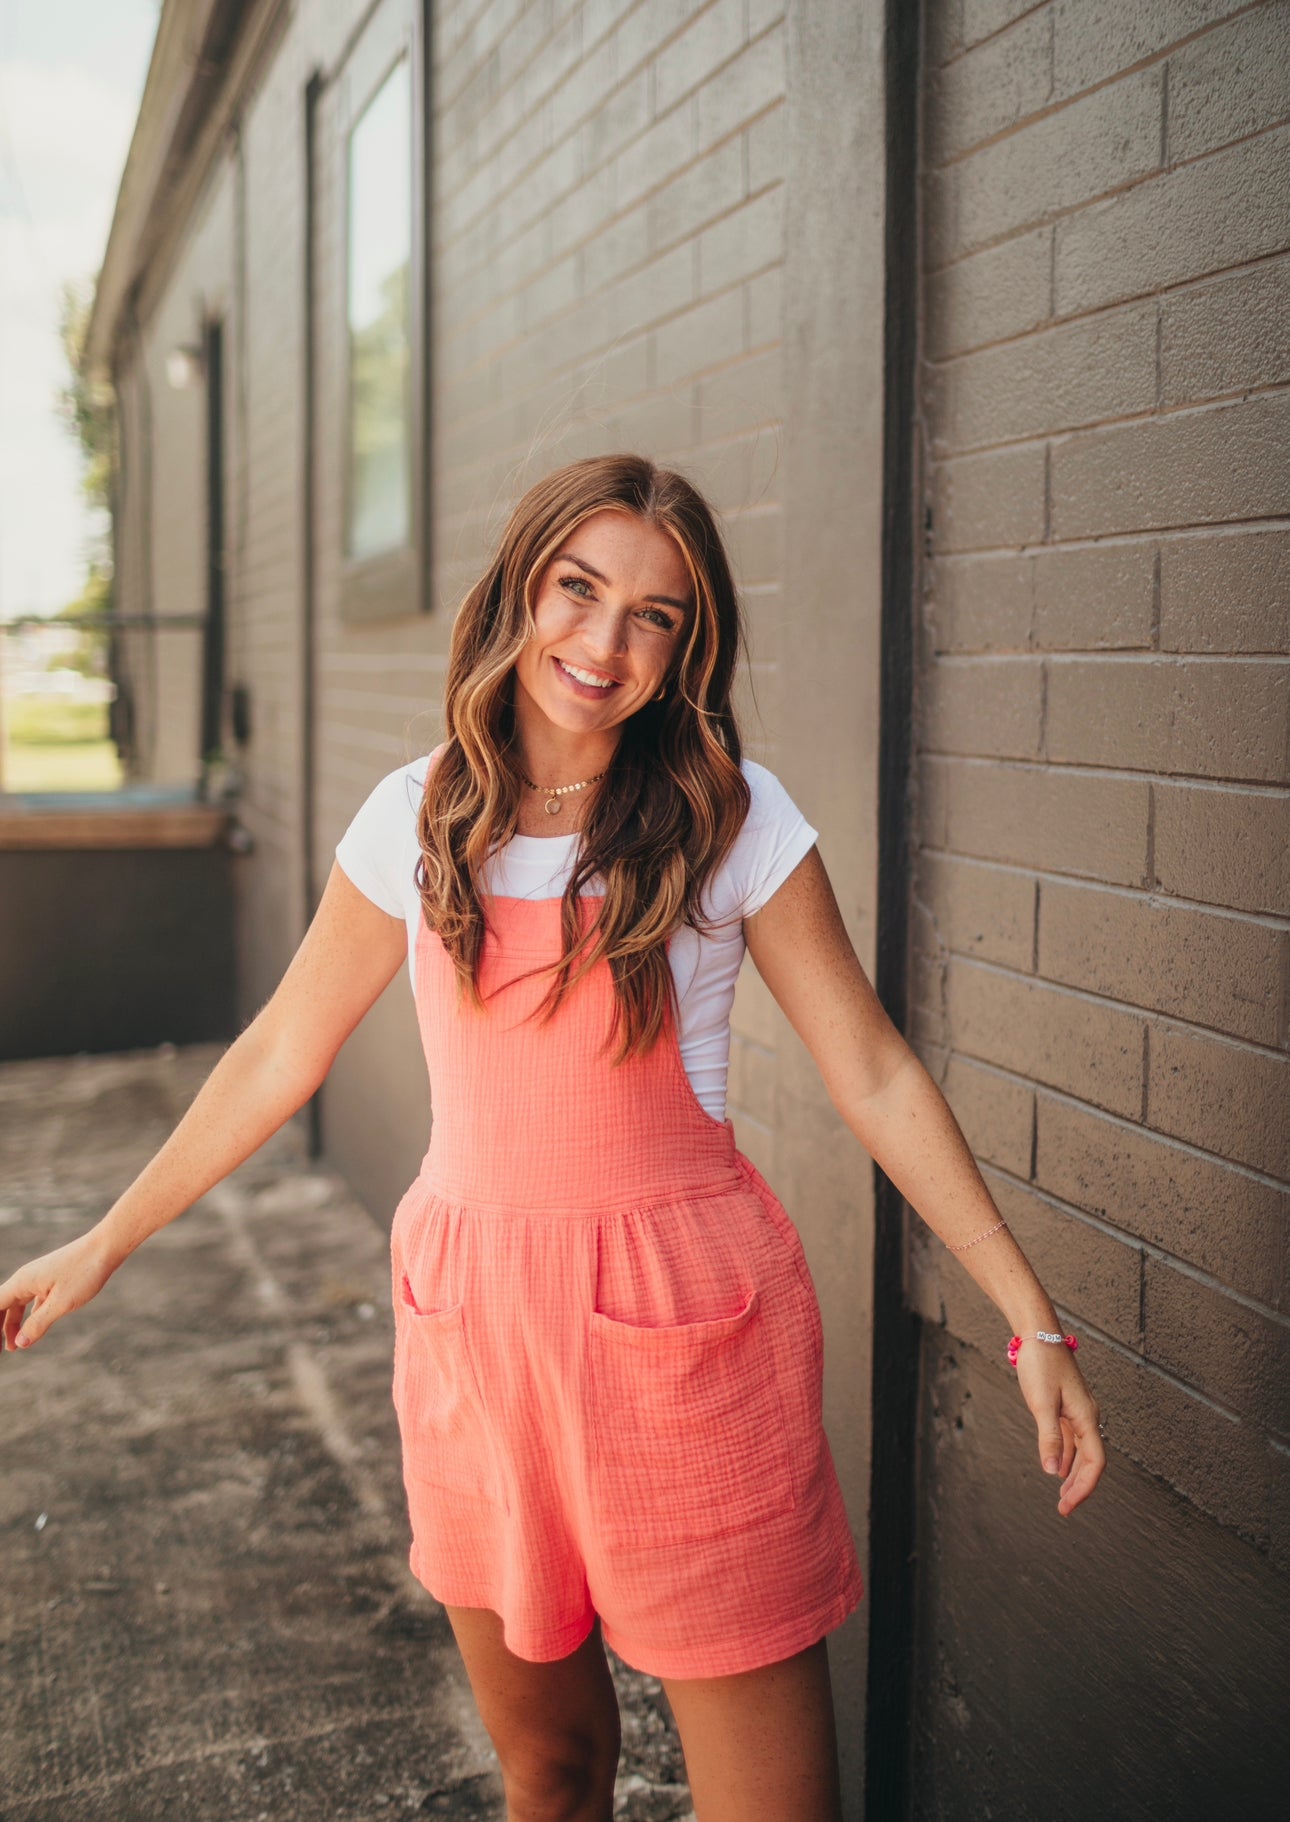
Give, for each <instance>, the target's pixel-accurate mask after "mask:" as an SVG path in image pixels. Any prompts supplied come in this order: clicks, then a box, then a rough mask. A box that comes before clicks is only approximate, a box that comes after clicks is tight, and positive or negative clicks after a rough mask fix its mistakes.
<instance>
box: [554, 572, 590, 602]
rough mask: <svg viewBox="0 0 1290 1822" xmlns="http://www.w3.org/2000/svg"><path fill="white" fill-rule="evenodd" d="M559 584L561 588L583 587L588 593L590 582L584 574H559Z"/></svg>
mask: <svg viewBox="0 0 1290 1822" xmlns="http://www.w3.org/2000/svg"><path fill="white" fill-rule="evenodd" d="M560 586H561V588H570V589H572V588H585V589H586V591H587V594H588V595H589V594H590V593H591V584H590V582H588V580H587V578H586V577H585V576H561V578H560ZM583 600H584V601H585V600H586V595H584V596H583Z"/></svg>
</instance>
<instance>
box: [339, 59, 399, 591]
mask: <svg viewBox="0 0 1290 1822" xmlns="http://www.w3.org/2000/svg"><path fill="white" fill-rule="evenodd" d="M411 87H412V85H411V77H410V70H409V64H408V59H407V58H406V57H401V58H400V59H399V61H398V62H397V63H396V64H395V66H394V68H393V69H392V70H391V71H390V73H389V75H388V76H387V77H386V78H385V81H384V82H383V83H382V84H381V86H380V88H379V89H378V90H377V92H376V94H375V95H374V96H373V97H372V99H371V101H370V102H369V103H368V104H367V107H366V108H365V109H364V111H363V114H362V116H361V117H360V119H359V120H358V122H357V124H356V125H355V127H354V129H353V131H352V132H351V134H350V139H349V183H348V208H347V214H348V221H347V224H346V227H347V236H346V238H347V244H348V249H349V287H348V290H349V296H348V320H349V500H348V507H349V510H348V513H347V524H346V540H345V547H346V548H345V554H346V555H347V556H348V557H350V558H351V559H358V560H362V559H363V558H367V557H378V556H382V555H384V554H385V553H387V552H389V551H396V550H402V549H404V548H406V547H407V546H408V545H409V544H410V543H411V542H412V466H413V464H412V433H413V424H412V385H411V381H412V312H411V302H412V300H411V282H412V93H411Z"/></svg>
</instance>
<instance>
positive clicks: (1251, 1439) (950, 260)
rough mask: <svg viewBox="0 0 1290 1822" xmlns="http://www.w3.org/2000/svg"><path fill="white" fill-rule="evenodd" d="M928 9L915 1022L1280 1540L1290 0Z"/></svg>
mask: <svg viewBox="0 0 1290 1822" xmlns="http://www.w3.org/2000/svg"><path fill="white" fill-rule="evenodd" d="M924 27H925V58H926V62H925V75H924V91H923V107H924V119H923V131H922V143H923V150H922V160H923V172H922V196H923V209H924V221H923V242H922V245H923V261H924V277H923V290H924V295H923V312H924V315H923V360H922V363H921V380H920V412H921V428H922V435H923V441H924V455H925V462H924V471H923V482H922V487H923V506H924V509H925V516H924V520H923V523H924V524H925V527H926V547H925V551H924V562H923V572H924V574H923V588H922V595H921V604H920V611H919V613H918V629H917V640H918V660H917V709H916V748H917V772H918V783H917V810H916V821H915V829H914V839H915V845H916V877H915V885H914V894H913V937H914V947H915V952H916V959H915V965H914V995H913V998H914V1004H915V1006H916V1012H915V1015H914V1035H915V1040H916V1042H917V1044H918V1047H919V1049H920V1051H921V1053H922V1054H923V1056H924V1057H925V1058H926V1060H927V1061H928V1063H929V1065H931V1066H932V1067H933V1069H934V1071H935V1072H936V1073H937V1074H938V1076H939V1077H940V1078H941V1079H942V1080H943V1082H944V1085H945V1087H946V1091H947V1093H948V1095H949V1098H950V1100H951V1102H952V1104H953V1106H954V1108H955V1110H956V1112H957V1114H958V1116H959V1118H960V1120H961V1122H962V1124H963V1126H964V1128H965V1130H966V1132H967V1135H968V1138H969V1141H970V1142H971V1144H972V1145H973V1148H974V1150H975V1151H976V1152H977V1154H978V1156H979V1158H980V1159H981V1161H982V1164H983V1167H984V1169H985V1174H986V1178H987V1181H988V1183H989V1185H990V1188H991V1191H992V1193H993V1194H994V1195H995V1197H996V1199H997V1201H998V1203H999V1206H1000V1209H1001V1211H1002V1212H1003V1214H1004V1215H1005V1216H1006V1217H1007V1218H1008V1221H1009V1223H1010V1225H1011V1227H1012V1229H1013V1231H1014V1232H1015V1234H1016V1236H1017V1238H1018V1240H1019V1241H1020V1243H1021V1245H1022V1247H1023V1249H1024V1250H1025V1251H1026V1253H1027V1254H1028V1256H1029V1257H1030V1258H1031V1260H1032V1262H1033V1263H1034V1265H1035V1267H1036V1269H1037V1271H1038V1272H1039V1274H1040V1276H1041V1278H1042V1279H1043V1280H1044V1282H1045V1284H1046V1286H1047V1287H1048V1288H1049V1290H1050V1291H1051V1293H1052V1295H1053V1297H1054V1299H1055V1301H1056V1303H1057V1305H1058V1309H1059V1311H1060V1312H1061V1314H1062V1317H1063V1320H1064V1321H1065V1322H1067V1323H1069V1324H1073V1326H1074V1327H1075V1329H1076V1330H1077V1331H1078V1333H1079V1336H1080V1340H1081V1353H1080V1361H1081V1365H1083V1367H1084V1369H1085V1373H1086V1376H1087V1378H1088V1379H1089V1381H1090V1383H1091V1384H1092V1386H1093V1388H1094V1391H1095V1394H1096V1396H1097V1397H1098V1399H1099V1402H1100V1403H1101V1405H1102V1407H1103V1412H1104V1415H1105V1417H1106V1418H1107V1421H1108V1429H1109V1431H1110V1439H1111V1442H1112V1446H1113V1455H1112V1470H1113V1472H1114V1471H1115V1470H1116V1468H1117V1462H1118V1464H1119V1471H1120V1472H1121V1473H1123V1472H1124V1471H1125V1465H1126V1462H1131V1463H1133V1464H1136V1465H1137V1466H1138V1467H1140V1468H1142V1469H1145V1470H1147V1471H1148V1473H1149V1474H1151V1475H1153V1476H1156V1477H1159V1479H1160V1480H1161V1481H1163V1482H1165V1483H1167V1484H1168V1485H1169V1487H1171V1488H1172V1489H1174V1490H1175V1491H1176V1492H1178V1493H1181V1494H1182V1495H1183V1496H1184V1497H1185V1498H1186V1499H1187V1500H1188V1501H1189V1502H1192V1503H1193V1505H1194V1506H1195V1507H1197V1508H1199V1509H1200V1510H1201V1511H1202V1512H1203V1513H1205V1514H1207V1515H1208V1516H1210V1517H1211V1518H1212V1519H1215V1520H1217V1521H1219V1522H1220V1523H1221V1524H1222V1525H1223V1526H1227V1527H1231V1528H1232V1529H1233V1530H1234V1531H1235V1532H1237V1533H1238V1534H1240V1535H1241V1536H1242V1537H1244V1538H1245V1539H1247V1540H1249V1541H1250V1542H1251V1543H1252V1544H1253V1545H1254V1546H1255V1547H1256V1550H1257V1551H1258V1552H1259V1553H1265V1552H1269V1551H1271V1553H1272V1557H1273V1560H1274V1561H1280V1562H1281V1563H1282V1565H1283V1566H1284V1564H1285V1563H1286V1561H1287V1558H1288V1557H1290V1513H1288V1508H1290V1475H1288V1473H1287V1468H1288V1466H1290V1453H1288V1450H1290V1376H1287V1374H1286V1371H1285V1358H1286V1354H1285V1348H1286V1330H1287V1317H1288V1315H1290V1308H1288V1305H1287V1282H1286V1240H1285V1235H1286V1219H1287V1179H1290V1139H1288V1137H1287V1135H1288V1134H1290V1122H1288V1121H1287V1117H1286V1110H1287V1105H1288V1104H1290V1072H1288V1071H1287V1068H1286V1055H1285V1052H1286V1047H1287V1042H1288V1032H1287V1005H1286V994H1287V982H1288V981H1290V927H1288V924H1287V913H1288V912H1290V876H1288V874H1287V864H1286V857H1287V854H1290V801H1288V799H1287V794H1286V790H1285V785H1286V781H1287V733H1288V729H1290V713H1288V708H1290V669H1288V666H1287V662H1286V656H1285V654H1286V652H1287V650H1288V649H1290V647H1288V643H1287V642H1288V638H1290V613H1288V612H1287V593H1288V591H1290V522H1288V520H1287V511H1288V509H1290V486H1288V485H1287V482H1288V479H1290V475H1288V464H1287V455H1286V451H1287V449H1288V448H1290V434H1288V433H1290V391H1288V390H1287V382H1288V381H1290V221H1288V219H1287V210H1286V197H1287V194H1290V125H1288V124H1287V122H1288V121H1290V7H1287V6H1286V5H1284V4H1263V5H1255V6H1242V7H1237V6H1233V5H1223V4H1214V3H1211V4H1206V3H1205V0H1188V3H1187V4H1163V3H1157V0H1128V3H1122V4H1117V5H1114V6H1112V5H1109V4H1101V3H1099V0H1050V3H1048V4H1043V5H1038V6H1025V5H1019V4H1016V3H1015V0H952V3H945V0H928V3H927V4H926V6H925V8H924ZM910 1271H911V1283H912V1285H913V1289H914V1295H915V1299H916V1302H917V1305H918V1307H919V1309H920V1310H921V1311H922V1313H923V1314H924V1315H925V1316H926V1317H927V1318H928V1319H929V1320H930V1321H931V1322H933V1323H935V1324H937V1325H940V1324H942V1323H943V1324H945V1325H946V1327H947V1328H948V1330H949V1331H950V1332H951V1333H952V1335H954V1336H956V1337H959V1338H962V1339H963V1340H965V1341H967V1342H969V1343H972V1344H974V1345H975V1346H976V1347H979V1348H980V1349H982V1350H983V1351H984V1354H985V1356H986V1357H987V1359H988V1361H989V1362H990V1363H991V1370H992V1371H996V1370H997V1369H998V1363H999V1362H1000V1361H1001V1360H1002V1344H1003V1341H1004V1340H1005V1339H1006V1337H1005V1335H1004V1330H1003V1325H1002V1322H1001V1318H1000V1316H999V1314H998V1312H997V1311H996V1310H995V1309H994V1307H993V1305H992V1304H990V1303H989V1302H988V1300H987V1299H985V1298H984V1296H983V1295H982V1294H981V1293H980V1292H979V1291H978V1290H977V1289H976V1287H975V1285H974V1284H972V1283H971V1281H970V1280H969V1279H968V1278H967V1276H966V1274H965V1273H963V1272H961V1271H960V1270H959V1269H958V1267H957V1264H956V1263H955V1262H952V1261H951V1260H950V1259H949V1256H948V1255H947V1254H946V1253H945V1250H944V1249H943V1248H942V1247H941V1246H940V1245H939V1243H938V1242H936V1241H935V1240H934V1239H932V1238H931V1236H930V1235H929V1234H928V1233H927V1230H926V1229H925V1228H921V1227H920V1225H919V1224H917V1223H915V1224H914V1231H913V1233H912V1235H911V1257H910ZM1001 1371H1002V1374H1003V1375H1006V1374H1007V1368H1006V1364H1005V1365H1004V1366H1003V1368H1002V1369H1001ZM938 1419H939V1420H944V1412H943V1411H941V1412H939V1413H938V1414H936V1416H934V1417H933V1420H932V1421H933V1422H935V1421H937V1420H938ZM1087 1522H1090V1523H1092V1522H1095V1521H1093V1519H1092V1518H1091V1516H1090V1518H1089V1520H1088V1521H1087ZM929 1813H932V1812H930V1811H929ZM934 1813H936V1814H942V1813H945V1814H949V1813H952V1810H951V1808H946V1809H944V1810H942V1809H939V1808H938V1809H936V1810H935V1812H934ZM963 1813H965V1814H966V1813H967V1812H966V1810H965V1811H964V1812H963ZM1124 1813H1129V1812H1128V1811H1125V1812H1124ZM1171 1813H1173V1812H1172V1811H1171ZM1187 1813H1191V1812H1190V1811H1188V1812H1187Z"/></svg>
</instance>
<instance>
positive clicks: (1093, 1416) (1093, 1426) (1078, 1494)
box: [1057, 1381, 1106, 1518]
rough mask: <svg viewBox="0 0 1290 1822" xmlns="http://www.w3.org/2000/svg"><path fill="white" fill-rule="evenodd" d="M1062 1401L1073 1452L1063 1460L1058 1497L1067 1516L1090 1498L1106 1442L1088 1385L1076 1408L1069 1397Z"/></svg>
mask: <svg viewBox="0 0 1290 1822" xmlns="http://www.w3.org/2000/svg"><path fill="white" fill-rule="evenodd" d="M1081 1387H1082V1381H1081ZM1063 1404H1064V1409H1063V1417H1062V1425H1063V1428H1069V1430H1070V1433H1071V1437H1072V1444H1071V1453H1070V1455H1069V1457H1065V1458H1064V1459H1063V1462H1062V1473H1063V1475H1064V1479H1063V1480H1062V1490H1061V1495H1060V1497H1059V1499H1058V1501H1057V1510H1058V1511H1059V1512H1060V1513H1061V1515H1062V1517H1063V1518H1065V1517H1067V1516H1068V1515H1069V1514H1070V1513H1071V1512H1073V1511H1074V1510H1075V1508H1076V1506H1078V1505H1080V1504H1081V1503H1082V1502H1083V1501H1084V1500H1086V1499H1087V1498H1088V1496H1089V1494H1090V1493H1091V1492H1092V1491H1093V1489H1094V1487H1095V1486H1096V1485H1097V1483H1098V1481H1099V1480H1100V1479H1101V1478H1102V1470H1103V1468H1105V1466H1106V1445H1105V1443H1104V1442H1103V1441H1102V1436H1101V1432H1100V1431H1099V1429H1098V1427H1097V1419H1098V1412H1097V1406H1096V1404H1094V1402H1093V1400H1092V1398H1091V1397H1089V1396H1088V1393H1087V1390H1086V1389H1085V1390H1084V1397H1083V1398H1082V1399H1080V1400H1079V1402H1078V1404H1077V1405H1076V1408H1075V1409H1074V1410H1071V1409H1070V1400H1069V1398H1067V1399H1064V1401H1063Z"/></svg>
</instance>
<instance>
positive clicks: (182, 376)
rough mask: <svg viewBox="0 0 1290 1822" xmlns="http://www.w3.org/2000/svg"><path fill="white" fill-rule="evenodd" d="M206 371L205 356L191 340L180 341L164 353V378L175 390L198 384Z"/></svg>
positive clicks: (183, 389) (187, 388)
mask: <svg viewBox="0 0 1290 1822" xmlns="http://www.w3.org/2000/svg"><path fill="white" fill-rule="evenodd" d="M205 372H206V357H205V355H204V354H203V353H202V350H201V348H200V347H198V346H197V345H196V344H195V343H193V342H180V343H178V344H177V345H176V346H175V347H174V348H172V349H171V350H170V351H169V353H168V354H167V355H166V379H167V381H168V382H169V384H170V385H171V386H173V387H174V389H175V391H176V392H186V391H188V390H189V388H190V387H193V386H200V385H201V383H202V377H203V375H204V374H205Z"/></svg>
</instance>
